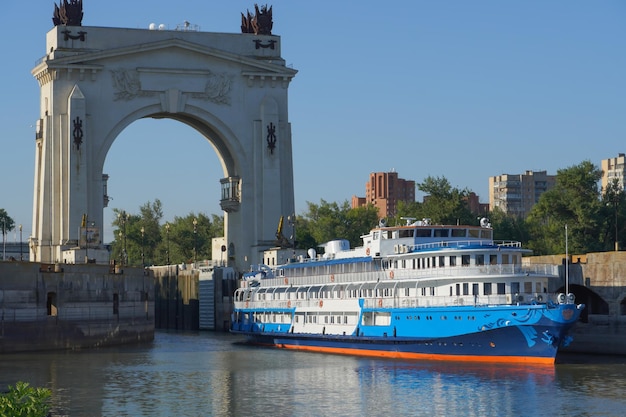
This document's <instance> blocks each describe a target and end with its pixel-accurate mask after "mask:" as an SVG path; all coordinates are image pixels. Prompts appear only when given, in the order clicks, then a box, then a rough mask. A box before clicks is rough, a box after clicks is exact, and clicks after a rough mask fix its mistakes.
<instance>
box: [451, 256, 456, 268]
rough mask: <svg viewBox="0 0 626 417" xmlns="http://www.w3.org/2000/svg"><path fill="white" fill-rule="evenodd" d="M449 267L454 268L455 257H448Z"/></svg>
mask: <svg viewBox="0 0 626 417" xmlns="http://www.w3.org/2000/svg"><path fill="white" fill-rule="evenodd" d="M450 266H456V256H451V257H450Z"/></svg>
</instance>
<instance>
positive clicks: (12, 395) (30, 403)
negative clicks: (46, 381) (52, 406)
mask: <svg viewBox="0 0 626 417" xmlns="http://www.w3.org/2000/svg"><path fill="white" fill-rule="evenodd" d="M50 395H51V393H50V390H49V389H47V388H33V387H31V386H29V384H28V383H27V382H18V383H17V384H15V387H12V386H9V392H7V393H5V394H0V417H5V416H6V417H9V416H10V417H45V416H47V415H48V408H49V406H48V403H47V400H48V398H50Z"/></svg>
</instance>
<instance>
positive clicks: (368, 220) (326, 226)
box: [296, 200, 378, 248]
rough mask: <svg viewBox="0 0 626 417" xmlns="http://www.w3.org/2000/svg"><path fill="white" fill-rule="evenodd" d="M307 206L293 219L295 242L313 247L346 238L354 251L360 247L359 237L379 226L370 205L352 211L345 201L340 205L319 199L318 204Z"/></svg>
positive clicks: (374, 210) (309, 203)
mask: <svg viewBox="0 0 626 417" xmlns="http://www.w3.org/2000/svg"><path fill="white" fill-rule="evenodd" d="M307 206H308V210H307V212H305V213H303V214H302V216H301V219H298V218H297V219H296V237H297V239H296V240H299V241H300V242H305V241H306V242H307V243H312V242H314V243H315V245H316V246H317V245H319V244H322V243H325V242H328V241H331V240H335V239H347V240H348V241H349V242H350V246H351V247H353V248H354V247H357V246H361V245H362V243H363V242H362V240H361V235H362V234H363V233H367V232H368V231H369V230H370V229H371V228H372V227H374V226H375V225H376V224H377V223H378V210H377V209H376V208H375V207H374V206H372V205H367V206H365V207H359V208H354V209H352V208H350V204H349V203H348V201H344V202H343V203H342V204H341V205H340V204H337V203H334V202H333V203H329V202H327V201H325V200H320V204H319V205H318V204H314V203H311V202H308V201H307ZM311 246H313V245H311Z"/></svg>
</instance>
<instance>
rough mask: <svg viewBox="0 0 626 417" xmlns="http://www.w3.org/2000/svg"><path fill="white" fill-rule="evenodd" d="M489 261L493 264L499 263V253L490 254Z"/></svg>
mask: <svg viewBox="0 0 626 417" xmlns="http://www.w3.org/2000/svg"><path fill="white" fill-rule="evenodd" d="M489 263H490V264H491V265H497V264H498V255H489Z"/></svg>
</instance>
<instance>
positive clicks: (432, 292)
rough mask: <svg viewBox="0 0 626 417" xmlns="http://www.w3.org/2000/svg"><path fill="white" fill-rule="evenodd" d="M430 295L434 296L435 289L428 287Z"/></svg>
mask: <svg viewBox="0 0 626 417" xmlns="http://www.w3.org/2000/svg"><path fill="white" fill-rule="evenodd" d="M430 295H435V287H430Z"/></svg>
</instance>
